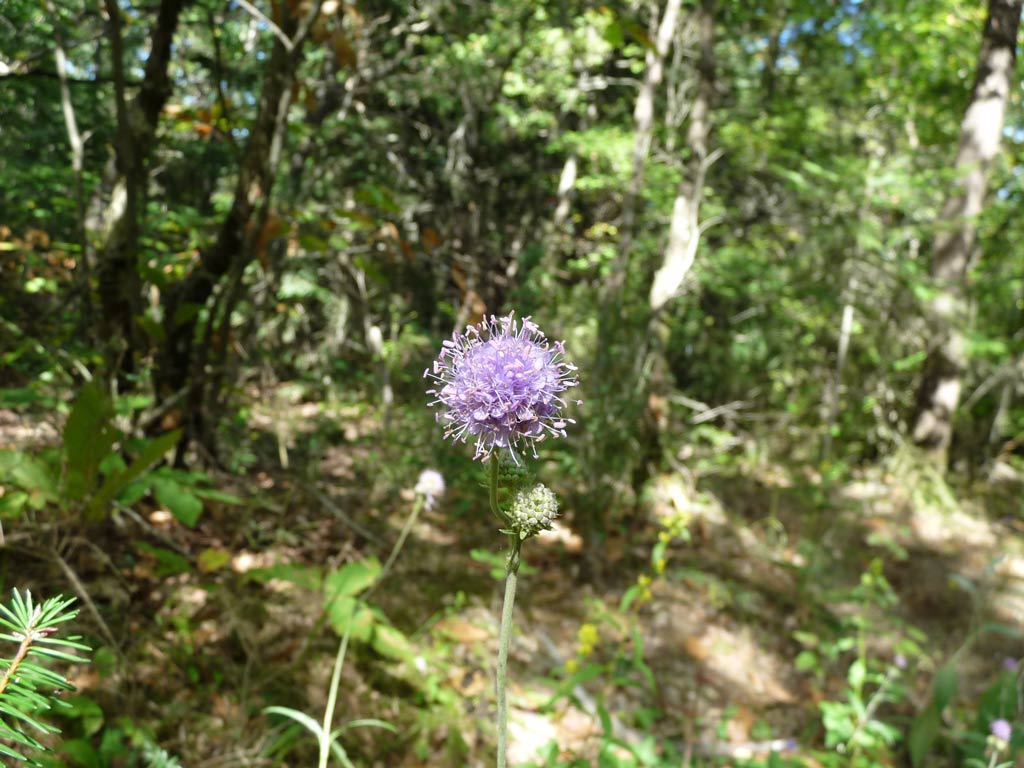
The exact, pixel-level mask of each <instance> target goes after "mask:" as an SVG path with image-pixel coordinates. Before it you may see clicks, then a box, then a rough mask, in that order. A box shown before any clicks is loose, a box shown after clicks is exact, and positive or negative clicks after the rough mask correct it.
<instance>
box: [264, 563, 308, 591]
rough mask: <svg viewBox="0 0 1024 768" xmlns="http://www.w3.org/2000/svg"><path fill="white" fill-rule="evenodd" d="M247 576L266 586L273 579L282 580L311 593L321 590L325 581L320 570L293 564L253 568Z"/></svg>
mask: <svg viewBox="0 0 1024 768" xmlns="http://www.w3.org/2000/svg"><path fill="white" fill-rule="evenodd" d="M246 575H247V576H248V577H249V578H251V579H255V580H256V581H259V582H262V583H264V584H265V583H267V582H268V581H270V580H271V579H280V580H281V581H287V582H288V583H290V584H294V585H295V586H297V587H301V588H302V589H308V590H310V591H316V590H319V589H320V584H321V583H322V581H323V576H322V574H321V570H320V569H319V568H317V567H315V566H311V565H295V564H293V563H279V564H278V565H271V566H269V567H267V568H253V569H252V570H251V571H249V572H248V573H247V574H246Z"/></svg>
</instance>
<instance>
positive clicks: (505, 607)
mask: <svg viewBox="0 0 1024 768" xmlns="http://www.w3.org/2000/svg"><path fill="white" fill-rule="evenodd" d="M508 538H509V551H508V563H507V564H506V565H505V602H504V603H503V604H502V606H501V631H500V633H499V635H498V671H497V680H496V688H497V697H498V768H505V765H506V761H507V759H508V758H507V755H508V649H509V645H510V644H511V640H512V613H513V607H514V606H515V601H516V581H517V579H518V576H519V548H520V546H521V545H522V541H520V539H519V537H518V536H516V535H515V534H512V535H510V536H509V537H508Z"/></svg>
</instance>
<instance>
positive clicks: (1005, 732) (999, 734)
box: [989, 718, 1013, 741]
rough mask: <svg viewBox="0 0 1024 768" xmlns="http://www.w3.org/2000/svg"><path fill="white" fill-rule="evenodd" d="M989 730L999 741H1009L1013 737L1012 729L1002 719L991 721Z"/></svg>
mask: <svg viewBox="0 0 1024 768" xmlns="http://www.w3.org/2000/svg"><path fill="white" fill-rule="evenodd" d="M989 730H990V732H991V733H992V735H993V736H995V737H996V738H997V739H999V741H1009V740H1010V736H1012V735H1013V728H1012V727H1011V726H1010V723H1009V722H1008V721H1006V720H1003V719H1002V718H1000V719H999V720H993V721H992V725H991V726H989Z"/></svg>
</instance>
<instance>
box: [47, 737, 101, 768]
mask: <svg viewBox="0 0 1024 768" xmlns="http://www.w3.org/2000/svg"><path fill="white" fill-rule="evenodd" d="M58 752H60V754H62V755H65V756H67V757H68V759H69V760H71V764H72V765H75V766H81V767H82V768H102V766H103V763H102V762H101V761H100V756H99V755H98V754H96V750H95V749H93V748H92V745H91V744H90V743H89V742H88V741H86V740H85V739H68V740H67V741H65V742H63V743H62V744H61V745H60V748H59V749H58Z"/></svg>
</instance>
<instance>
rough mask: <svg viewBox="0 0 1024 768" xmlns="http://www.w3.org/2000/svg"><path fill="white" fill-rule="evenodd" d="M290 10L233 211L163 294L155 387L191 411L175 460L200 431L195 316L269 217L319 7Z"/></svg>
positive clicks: (244, 261)
mask: <svg viewBox="0 0 1024 768" xmlns="http://www.w3.org/2000/svg"><path fill="white" fill-rule="evenodd" d="M303 7H304V6H303ZM289 8H290V6H289V4H288V3H282V4H281V5H280V9H281V16H282V18H281V21H280V23H279V25H278V26H279V27H280V30H281V31H282V32H283V33H284V34H285V35H286V36H287V37H288V39H289V40H290V44H288V45H286V44H285V43H284V42H283V41H282V40H281V39H280V37H277V38H275V41H274V46H273V51H272V53H271V55H270V58H269V60H268V62H267V68H266V71H265V74H264V80H263V89H262V92H261V94H260V102H259V107H258V109H257V114H256V120H255V122H254V123H253V125H252V127H251V128H250V131H249V141H248V143H247V144H246V147H245V152H244V154H243V157H242V160H241V163H240V166H239V170H238V179H237V180H236V182H235V192H234V198H233V201H232V204H231V208H230V210H229V211H228V213H227V215H226V216H225V219H224V222H223V223H222V225H221V228H220V231H219V232H218V235H217V239H216V240H215V241H214V242H213V244H211V245H210V246H209V247H208V248H205V249H204V250H203V251H202V253H201V255H200V259H199V264H198V265H197V266H196V267H195V269H193V270H192V272H190V273H189V274H188V275H187V276H186V277H185V278H184V280H182V281H181V282H179V283H177V284H176V285H175V286H174V287H173V288H172V289H171V290H169V291H167V292H166V294H165V296H164V315H163V318H164V336H165V341H164V343H163V345H162V346H161V348H160V350H159V352H158V355H157V361H156V387H157V396H158V397H159V398H160V399H161V400H166V399H169V398H172V397H175V396H176V394H178V393H180V392H182V391H183V390H185V391H186V392H187V393H188V394H187V397H186V398H185V402H186V403H187V404H188V406H189V407H188V408H187V409H186V413H187V418H184V419H183V420H182V421H183V426H184V427H185V439H183V440H182V443H181V444H180V446H179V456H180V455H181V451H183V450H184V449H185V447H187V443H188V442H189V440H190V439H192V438H195V437H196V436H198V435H201V434H202V433H203V423H202V417H203V414H202V411H203V408H202V404H203V402H204V401H205V388H206V381H205V379H206V376H207V371H206V370H205V366H199V367H197V366H196V365H195V363H196V361H197V359H198V360H205V358H206V353H205V352H204V353H202V354H197V353H198V349H197V347H198V342H199V340H198V339H197V328H198V323H199V312H200V310H202V309H203V308H204V307H205V306H206V304H207V301H208V300H209V299H210V296H211V295H212V294H213V292H214V290H215V289H216V287H217V285H218V284H219V283H220V281H221V278H223V277H224V276H225V275H227V274H228V273H229V272H233V273H235V274H239V275H240V274H241V272H242V271H244V269H245V267H246V266H247V265H248V264H249V263H250V262H251V261H252V259H253V258H254V256H255V248H254V245H255V242H256V240H257V238H258V237H259V234H260V232H261V231H262V229H263V225H264V223H265V222H266V218H267V215H268V214H269V200H270V197H271V191H272V189H273V185H274V178H275V176H276V173H277V166H278V164H279V161H280V157H281V147H282V142H283V141H284V136H283V133H284V128H285V125H286V119H287V112H288V107H289V105H290V102H291V90H292V86H293V83H294V80H295V73H296V71H297V69H298V66H299V64H300V62H301V60H302V51H303V47H304V46H303V44H304V42H305V40H306V38H307V36H308V34H309V30H310V27H311V26H312V24H313V22H314V21H315V20H316V16H317V15H318V13H319V10H320V3H319V2H315V3H313V5H312V7H310V8H309V9H308V11H307V12H306V15H305V16H304V17H303V18H301V19H299V18H297V17H296V16H295V15H293V14H292V13H291V12H290V11H289ZM211 311H213V310H211ZM221 336H222V338H220V343H222V344H226V343H227V334H226V333H222V334H221Z"/></svg>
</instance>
